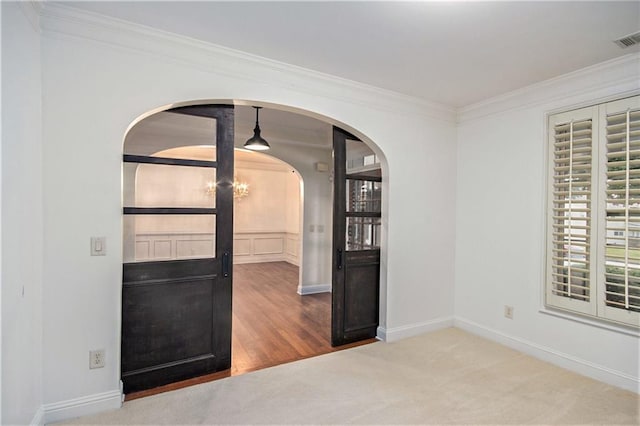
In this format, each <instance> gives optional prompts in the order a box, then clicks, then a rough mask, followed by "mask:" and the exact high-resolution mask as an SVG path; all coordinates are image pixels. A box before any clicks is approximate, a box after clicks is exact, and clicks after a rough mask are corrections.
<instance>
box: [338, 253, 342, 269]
mask: <svg viewBox="0 0 640 426" xmlns="http://www.w3.org/2000/svg"><path fill="white" fill-rule="evenodd" d="M338 269H342V249H338Z"/></svg>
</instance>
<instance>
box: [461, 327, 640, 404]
mask: <svg viewBox="0 0 640 426" xmlns="http://www.w3.org/2000/svg"><path fill="white" fill-rule="evenodd" d="M455 326H456V327H458V328H460V329H462V330H465V331H468V332H469V333H472V334H476V335H478V336H481V337H484V338H486V339H489V340H493V341H494V342H498V343H500V344H502V345H505V346H508V347H510V348H512V349H515V350H517V351H520V352H522V353H525V354H527V355H530V356H532V357H534V358H538V359H541V360H543V361H546V362H549V363H551V364H554V365H557V366H558V367H562V368H565V369H567V370H569V371H573V372H574V373H578V374H581V375H583V376H587V377H590V378H592V379H595V380H599V381H601V382H604V383H607V384H609V385H612V386H616V387H619V388H622V389H626V390H629V391H631V392H635V393H640V380H639V379H638V378H637V377H633V376H630V375H628V374H625V373H622V372H620V371H616V370H612V369H610V368H608V367H604V366H602V365H598V364H594V363H592V362H589V361H586V360H584V359H580V358H576V357H574V356H571V355H568V354H565V353H562V352H559V351H556V350H554V349H551V348H548V347H545V346H541V345H538V344H536V343H533V342H529V341H527V340H524V339H520V338H518V337H513V336H509V335H507V334H505V333H502V332H501V331H498V330H493V329H491V328H488V327H485V326H483V325H480V324H477V323H475V322H473V321H470V320H467V319H464V318H460V317H456V318H455Z"/></svg>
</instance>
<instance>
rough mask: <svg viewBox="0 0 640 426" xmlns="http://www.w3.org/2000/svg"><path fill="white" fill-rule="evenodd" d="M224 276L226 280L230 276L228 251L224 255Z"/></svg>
mask: <svg viewBox="0 0 640 426" xmlns="http://www.w3.org/2000/svg"><path fill="white" fill-rule="evenodd" d="M222 276H223V277H225V278H226V277H228V276H229V252H228V251H225V252H224V253H223V254H222Z"/></svg>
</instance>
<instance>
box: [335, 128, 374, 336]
mask: <svg viewBox="0 0 640 426" xmlns="http://www.w3.org/2000/svg"><path fill="white" fill-rule="evenodd" d="M333 156H334V171H335V172H334V173H335V176H334V196H333V199H334V213H333V276H332V281H333V282H332V305H331V307H332V315H331V318H332V323H331V343H332V345H334V346H337V345H342V344H346V343H351V342H355V341H358V340H363V339H367V338H371V337H375V336H376V331H377V328H378V319H379V297H380V296H379V295H380V219H381V209H380V207H381V204H380V195H381V192H382V188H381V182H382V177H381V173H380V166H379V163H378V161H377V159H376V156H375V155H374V153H373V151H371V149H370V148H369V147H367V146H366V145H365V144H364V143H363V142H361V141H360V140H359V139H358V138H356V137H355V136H353V135H351V134H349V133H347V132H345V131H344V130H342V129H339V128H337V127H334V128H333Z"/></svg>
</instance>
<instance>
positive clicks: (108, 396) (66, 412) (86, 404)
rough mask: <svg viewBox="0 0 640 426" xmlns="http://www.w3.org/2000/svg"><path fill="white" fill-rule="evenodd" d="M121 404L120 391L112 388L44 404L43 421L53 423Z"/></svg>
mask: <svg viewBox="0 0 640 426" xmlns="http://www.w3.org/2000/svg"><path fill="white" fill-rule="evenodd" d="M121 406H122V392H121V391H120V390H113V391H109V392H103V393H98V394H94V395H88V396H83V397H81V398H75V399H69V400H66V401H60V402H54V403H50V404H45V405H44V406H43V409H44V422H43V423H53V422H57V421H60V420H65V419H71V418H74V417H80V416H88V415H91V414H96V413H99V412H101V411H106V410H113V409H116V408H120V407H121Z"/></svg>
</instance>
